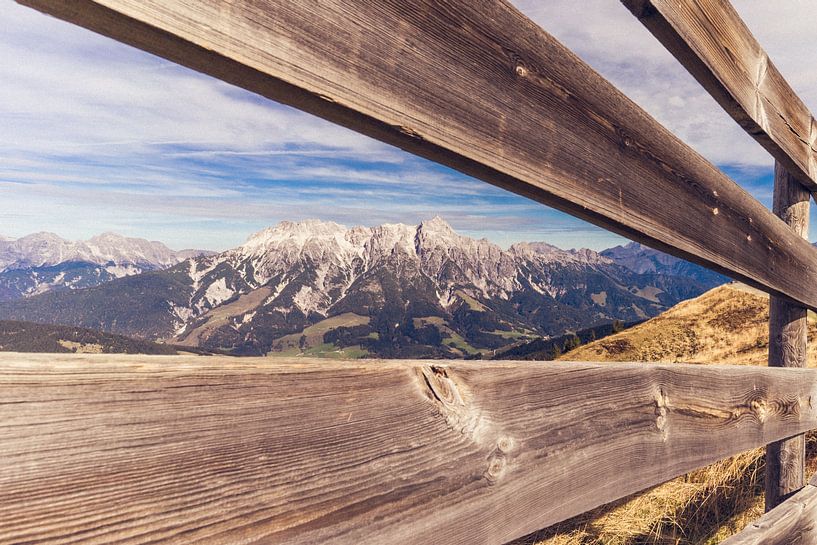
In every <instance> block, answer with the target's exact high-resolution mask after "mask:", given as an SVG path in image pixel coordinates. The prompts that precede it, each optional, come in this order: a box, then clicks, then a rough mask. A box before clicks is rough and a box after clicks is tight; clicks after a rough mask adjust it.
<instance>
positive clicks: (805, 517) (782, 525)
mask: <svg viewBox="0 0 817 545" xmlns="http://www.w3.org/2000/svg"><path fill="white" fill-rule="evenodd" d="M815 485H817V481H815V479H812V480H811V483H809V484H807V485H806V486H805V487H804V488H803V489H802V490H801V491H799V492H798V493H797V494H795V495H793V496H792V497H790V498H789V499H787V500H786V501H785V502H783V503H781V504H780V505H778V506H777V507H776V508H774V509H773V510H771V511H769V512H768V513H766V514H765V515H763V516H762V517H761V518H760V519H758V520H756V521H754V522H752V523H751V524H750V525H749V526H747V527H746V528H745V529H744V530H743V531H742V532H740V533H739V534H736V535H734V536H732V537H730V538H729V539H727V540H726V541H723V542H722V543H721V545H810V544H812V543H817V486H815Z"/></svg>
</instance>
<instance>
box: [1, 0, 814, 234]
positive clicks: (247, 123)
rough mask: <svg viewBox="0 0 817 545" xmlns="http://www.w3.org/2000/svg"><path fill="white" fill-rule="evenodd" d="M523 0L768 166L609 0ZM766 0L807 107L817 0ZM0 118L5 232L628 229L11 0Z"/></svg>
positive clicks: (714, 154) (748, 10) (772, 28)
mask: <svg viewBox="0 0 817 545" xmlns="http://www.w3.org/2000/svg"><path fill="white" fill-rule="evenodd" d="M518 4H519V6H520V7H521V8H522V9H523V11H525V12H526V13H528V14H529V15H530V16H532V17H533V18H534V19H535V20H536V21H538V22H539V23H540V24H542V26H543V27H544V28H545V29H546V30H548V31H550V32H551V33H553V34H554V35H556V36H557V38H559V39H560V40H562V41H563V42H564V43H565V44H566V45H567V46H568V47H570V48H571V49H573V50H574V51H576V52H577V53H578V54H579V55H580V56H582V57H583V58H584V59H585V60H587V61H588V62H589V63H590V64H591V65H592V66H594V67H595V68H596V69H597V70H599V71H600V72H601V73H602V74H603V75H604V76H605V77H607V78H608V79H610V80H611V81H613V83H614V84H616V85H617V86H618V87H620V88H621V89H622V90H623V91H624V92H625V93H626V94H628V95H629V96H630V97H631V98H633V99H634V100H636V101H637V102H639V103H640V104H641V105H642V106H643V107H645V108H646V109H647V110H648V111H650V112H651V113H652V114H653V115H654V116H656V117H657V118H658V119H659V121H661V122H662V123H664V124H666V125H667V126H668V127H669V128H670V129H671V130H673V131H674V132H676V134H678V135H679V136H681V137H682V138H683V139H684V140H686V141H687V142H689V143H690V144H691V145H693V146H694V147H695V148H696V149H698V150H699V151H700V152H701V153H703V154H704V155H705V156H706V157H708V158H709V159H710V160H712V161H714V162H716V163H719V164H722V165H726V164H728V165H733V166H735V167H738V168H740V169H744V171H745V172H748V173H749V175H747V178H752V177H757V172H758V168H762V169H766V168H768V166H769V165H770V164H771V161H770V159H769V158H768V156H767V154H766V153H765V152H764V151H763V150H762V149H761V148H760V147H759V146H758V145H757V144H755V143H754V142H753V141H752V140H751V139H750V138H749V137H747V136H746V135H745V134H743V132H742V131H741V130H740V129H739V128H738V127H737V125H736V124H735V123H734V122H733V121H732V120H731V119H730V118H729V117H728V116H726V114H725V113H723V112H722V111H721V109H720V108H719V107H718V106H717V105H716V104H715V103H714V101H713V100H712V99H710V98H709V97H708V95H707V94H706V93H705V92H704V91H703V90H702V89H701V88H700V87H699V86H698V85H697V83H696V82H694V80H692V78H691V77H690V76H688V75H687V74H686V72H685V71H684V70H683V68H682V67H680V65H678V63H677V62H676V61H675V60H674V59H673V58H672V57H671V56H670V55H669V54H668V53H667V52H666V51H665V50H664V49H663V47H661V46H660V44H658V42H657V41H656V40H655V39H654V38H653V37H652V36H651V35H650V34H649V33H648V32H647V31H646V30H645V29H644V28H643V27H642V25H641V24H640V23H638V21H636V20H635V18H633V17H632V15H630V14H629V12H628V11H627V10H626V9H625V8H624V7H623V6H621V5H620V4H619V2H617V1H616V0H582V1H579V2H577V1H575V0H546V1H540V0H518ZM771 4H772V3H766V2H738V4H737V7H738V9H739V10H740V11H741V14H742V15H744V17H746V19H747V22H748V23H749V25H750V26H751V27H752V29H753V30H754V31H755V32H756V33H757V35H758V37H759V38H760V39H761V41H762V42H763V43H764V45H765V46H766V48H767V50H768V51H769V52H770V54H771V56H772V58H773V59H774V60H775V61H776V62H777V64H778V65H779V67H780V68H781V70H782V71H783V73H784V74H785V75H786V76H787V77H789V79H790V81H791V83H792V85H793V86H794V87H795V89H797V90H798V91H799V92H801V93H804V94H803V95H802V96H803V98H804V99H806V102H807V103H808V104H812V105H814V104H815V101H817V94H815V93H817V65H815V64H813V63H812V59H811V58H810V56H811V50H810V48H808V47H805V46H803V45H802V44H808V43H810V34H811V31H813V29H814V28H817V19H816V18H815V16H814V9H815V8H814V7H813V6H817V3H812V2H810V1H809V2H794V1H791V2H790V3H785V5H781V3H774V5H773V6H772V5H771ZM808 93H811V94H808ZM0 126H2V127H3V130H2V131H0V190H2V192H3V205H2V209H0V234H10V235H15V236H19V235H22V234H25V233H26V232H29V231H34V230H41V229H49V230H53V231H56V232H58V233H60V234H62V235H64V236H68V237H71V238H87V237H88V236H90V235H92V234H94V233H96V232H99V231H104V230H116V231H120V232H122V233H124V234H128V235H133V236H145V237H148V238H152V239H162V240H165V241H167V242H168V243H169V244H170V245H171V246H174V247H177V248H178V247H189V246H200V247H211V248H224V247H228V246H230V245H233V244H236V243H238V242H240V241H242V240H243V239H244V238H246V235H247V234H248V233H249V232H251V231H253V230H257V229H260V228H262V227H264V226H266V225H268V224H270V223H274V222H276V221H279V220H282V219H305V218H308V217H316V216H317V217H324V218H327V219H333V220H336V221H339V222H341V223H345V224H349V225H353V224H358V223H364V224H367V225H372V224H376V223H382V222H395V221H403V222H407V223H414V222H417V221H420V220H421V219H423V218H428V217H431V216H434V215H437V214H441V215H443V216H444V217H446V218H447V219H449V220H450V221H451V222H452V223H453V225H454V226H455V227H456V228H458V229H460V230H462V231H464V232H466V233H468V234H472V235H478V236H483V235H485V236H489V237H490V238H492V239H494V240H496V241H498V242H501V243H503V244H507V243H511V242H514V241H518V240H522V239H536V238H538V239H546V240H549V241H551V242H555V243H557V244H561V245H564V246H580V245H582V246H591V247H593V248H597V249H600V248H602V247H605V246H609V245H611V244H614V243H617V242H618V241H620V240H621V239H620V238H619V237H617V236H615V235H611V234H608V233H605V232H603V231H601V230H599V229H596V228H595V227H592V226H589V225H588V224H586V223H584V222H581V221H579V220H575V219H573V218H570V217H568V216H566V215H564V214H561V213H558V212H555V211H553V210H550V209H548V208H545V207H542V206H541V205H538V204H536V203H533V202H530V201H526V200H524V199H522V198H519V197H515V196H512V195H509V194H507V193H505V192H503V191H501V190H498V189H495V188H492V187H490V186H488V185H486V184H483V183H482V182H478V181H475V180H472V179H470V178H467V177H464V176H461V175H459V174H457V173H455V172H452V171H450V170H447V169H443V168H438V167H436V166H434V165H431V164H430V163H428V162H426V161H423V160H420V159H416V158H413V157H411V156H409V155H408V154H406V153H404V152H402V151H400V150H397V149H396V148H393V147H390V146H387V145H385V144H381V143H379V142H376V141H374V140H372V139H369V138H367V137H364V136H361V135H359V134H356V133H354V132H352V131H349V130H346V129H343V128H341V127H338V126H335V125H332V124H330V123H328V122H325V121H323V120H320V119H318V118H315V117H313V116H310V115H307V114H304V113H301V112H298V111H296V110H293V109H291V108H288V107H285V106H281V105H278V104H275V103H272V102H270V101H267V100H265V99H262V98H259V97H257V96H255V95H252V94H250V93H248V92H245V91H242V90H239V89H236V88H234V87H232V86H230V85H228V84H225V83H223V82H220V81H217V80H214V79H211V78H208V77H205V76H202V75H200V74H197V73H195V72H192V71H190V70H187V69H184V68H181V67H179V66H176V65H174V64H172V63H170V62H167V61H164V60H162V59H159V58H156V57H153V56H150V55H148V54H145V53H142V52H140V51H137V50H135V49H132V48H129V47H126V46H124V45H122V44H119V43H117V42H115V41H112V40H109V39H107V38H104V37H101V36H98V35H95V34H92V33H90V32H88V31H86V30H84V29H80V28H77V27H74V26H72V25H69V24H66V23H63V22H61V21H57V20H55V19H51V18H48V17H46V16H43V15H42V14H39V13H37V12H35V11H33V10H30V9H27V8H23V7H20V6H19V5H17V4H15V3H14V2H12V1H11V0H0ZM767 189H768V188H765V187H762V186H757V187H754V188H753V192H754V193H755V194H756V195H761V194H764V193H766V194H767V193H768V191H767ZM765 196H767V195H765Z"/></svg>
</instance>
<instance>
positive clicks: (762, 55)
mask: <svg viewBox="0 0 817 545" xmlns="http://www.w3.org/2000/svg"><path fill="white" fill-rule="evenodd" d="M622 2H623V3H624V5H625V6H627V7H628V8H629V9H630V11H631V12H632V13H633V14H634V15H635V16H636V17H637V18H638V19H639V20H640V21H641V22H642V23H644V26H646V27H647V29H649V30H650V32H652V33H653V34H654V35H655V37H656V38H658V40H659V41H660V42H661V43H662V44H664V46H665V47H666V48H667V49H668V50H669V51H670V53H672V54H673V55H674V56H675V58H677V59H678V60H679V61H680V62H681V64H683V65H684V66H685V67H686V69H687V70H689V72H690V73H691V74H692V75H693V76H694V77H695V79H697V80H698V82H699V83H700V84H701V85H703V86H704V88H706V90H707V91H709V93H710V94H711V95H712V97H713V98H714V99H715V100H716V101H717V102H718V103H719V104H720V105H721V106H722V107H723V109H724V110H726V111H727V112H728V113H729V115H731V116H732V118H733V119H734V120H735V121H737V122H738V124H740V126H741V127H743V128H744V129H745V130H746V132H748V133H749V134H750V135H751V136H752V137H754V139H755V140H757V141H758V142H759V143H760V145H762V146H763V147H764V148H766V150H768V152H769V153H771V154H772V156H773V157H774V158H775V159H776V160H777V161H778V162H780V163H781V164H782V165H783V166H785V167H786V169H787V170H788V171H789V172H791V173H792V175H793V176H795V177H796V178H797V179H798V181H799V182H800V183H802V184H803V185H805V186H806V187H808V188H809V189H810V190H811V191H817V121H815V120H814V117H813V116H812V115H811V112H809V109H808V108H807V107H806V105H805V104H804V103H803V101H802V100H800V97H798V96H797V94H796V93H795V92H794V90H793V89H792V88H791V87H790V86H789V84H788V83H787V82H786V80H785V79H784V78H783V76H782V75H781V74H780V72H779V71H778V70H777V68H776V67H775V65H774V63H773V62H772V61H771V60H770V59H769V56H768V55H767V54H766V52H765V51H764V50H763V48H762V47H761V46H760V44H759V43H758V41H757V40H756V39H755V37H754V36H753V35H752V33H751V32H750V31H749V29H748V28H747V26H746V24H745V23H744V22H743V20H742V19H741V18H740V16H739V15H738V13H737V12H736V11H735V9H734V8H733V7H732V4H731V3H730V2H729V1H728V0H622Z"/></svg>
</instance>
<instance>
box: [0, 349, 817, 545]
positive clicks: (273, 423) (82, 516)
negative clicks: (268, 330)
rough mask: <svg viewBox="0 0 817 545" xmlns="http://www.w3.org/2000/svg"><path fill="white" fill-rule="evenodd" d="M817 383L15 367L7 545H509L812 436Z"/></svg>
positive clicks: (642, 368)
mask: <svg viewBox="0 0 817 545" xmlns="http://www.w3.org/2000/svg"><path fill="white" fill-rule="evenodd" d="M816 396H817V371H813V370H806V369H774V368H763V367H761V368H758V367H735V366H714V367H710V366H697V365H649V364H588V363H543V362H516V363H514V362H456V363H451V362H440V361H436V362H418V361H399V362H398V361H376V360H372V361H348V362H327V361H326V360H322V361H310V360H303V359H301V358H293V359H290V360H279V359H239V360H237V359H231V358H222V357H207V358H205V357H186V358H185V357H161V356H154V357H147V356H109V355H97V356H90V355H89V356H77V355H74V356H71V355H66V356H56V355H19V354H17V355H15V354H3V355H0V490H2V491H3V493H2V494H0V536H2V541H3V542H4V543H22V542H25V543H48V544H49V545H59V544H63V543H76V542H82V543H86V544H101V543H111V542H116V543H120V544H143V543H144V544H146V543H155V542H158V541H168V542H179V543H190V544H195V543H237V542H240V543H303V544H324V543H341V544H345V543H349V544H381V543H418V544H420V543H421V544H427V543H446V544H453V545H456V544H472V543H482V544H501V543H506V542H508V541H510V540H511V539H514V538H517V537H520V536H523V535H526V534H528V533H530V532H532V531H535V530H537V529H539V528H542V527H546V526H548V525H551V524H554V523H556V522H558V521H561V520H563V519H566V518H568V517H571V516H573V515H576V514H578V513H581V512H584V511H586V510H588V509H591V508H593V507H596V506H598V505H600V504H602V503H605V502H609V501H612V500H614V499H617V498H620V497H623V496H626V495H628V494H631V493H634V492H636V491H638V490H641V489H644V488H646V487H649V486H652V485H655V484H658V483H660V482H663V481H666V480H668V479H671V478H673V477H675V476H677V475H680V474H683V473H685V472H688V471H690V470H692V469H695V468H697V467H700V466H703V465H705V464H709V463H712V462H714V461H716V460H718V459H721V458H724V457H726V456H730V455H733V454H736V453H738V452H740V451H743V450H746V449H749V448H753V447H757V446H760V445H763V444H766V443H768V442H769V441H773V440H777V439H780V438H782V437H787V436H790V435H794V434H797V433H800V432H803V431H804V430H807V429H810V428H814V427H817V407H815V406H814V405H815V403H814V400H815V399H817V397H816Z"/></svg>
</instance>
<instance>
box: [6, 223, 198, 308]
mask: <svg viewBox="0 0 817 545" xmlns="http://www.w3.org/2000/svg"><path fill="white" fill-rule="evenodd" d="M211 253H212V252H204V251H200V250H182V251H179V252H176V251H173V250H171V249H170V248H168V247H167V246H165V245H164V244H162V243H161V242H152V241H148V240H144V239H140V238H129V237H124V236H122V235H118V234H116V233H103V234H101V235H99V236H95V237H93V238H91V239H89V240H85V241H76V242H75V241H69V240H65V239H63V238H60V237H59V236H57V235H55V234H53V233H35V234H32V235H28V236H25V237H22V238H19V239H16V240H15V239H10V238H6V237H0V301H13V300H15V299H20V298H23V297H29V296H32V295H37V294H40V293H44V292H46V291H50V290H55V289H57V290H59V289H72V290H74V289H81V288H87V287H92V286H97V285H99V284H102V283H104V282H109V281H110V280H113V279H115V278H121V277H123V276H131V275H134V274H139V273H142V272H145V271H152V270H160V269H165V268H167V267H170V266H172V265H175V264H177V263H180V262H181V261H184V260H185V259H188V258H190V257H194V256H197V255H202V254H211Z"/></svg>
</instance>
